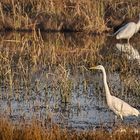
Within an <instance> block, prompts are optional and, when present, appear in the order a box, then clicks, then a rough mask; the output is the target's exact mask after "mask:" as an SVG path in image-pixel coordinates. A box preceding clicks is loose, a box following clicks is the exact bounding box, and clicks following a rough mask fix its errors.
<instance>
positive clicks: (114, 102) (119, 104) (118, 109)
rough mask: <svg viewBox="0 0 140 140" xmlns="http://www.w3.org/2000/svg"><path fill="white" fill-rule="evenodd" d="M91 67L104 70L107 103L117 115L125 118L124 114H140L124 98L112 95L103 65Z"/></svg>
mask: <svg viewBox="0 0 140 140" xmlns="http://www.w3.org/2000/svg"><path fill="white" fill-rule="evenodd" d="M90 69H99V70H101V71H102V73H103V82H104V87H105V92H106V100H107V104H108V106H109V108H110V109H111V110H112V111H113V112H114V113H115V114H116V115H118V116H120V117H121V119H122V120H123V117H124V116H130V115H134V116H137V117H138V115H140V112H139V111H138V110H137V109H136V108H134V107H132V106H130V105H129V104H128V103H126V102H124V101H123V100H121V99H119V98H117V97H115V96H112V95H111V94H110V91H109V87H108V84H107V78H106V72H105V69H104V67H103V66H102V65H98V66H96V67H91V68H90Z"/></svg>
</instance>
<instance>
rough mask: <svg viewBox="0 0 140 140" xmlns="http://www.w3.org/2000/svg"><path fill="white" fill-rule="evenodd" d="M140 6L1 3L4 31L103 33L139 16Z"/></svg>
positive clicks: (88, 1) (92, 0) (86, 1)
mask: <svg viewBox="0 0 140 140" xmlns="http://www.w3.org/2000/svg"><path fill="white" fill-rule="evenodd" d="M139 6H140V3H139V1H137V0H133V1H132V0H128V1H127V2H126V1H125V0H123V1H122V0H106V1H104V0H99V1H96V0H78V1H76V0H74V1H68V0H62V1H61V2H60V1H59V0H48V1H44V0H39V1H37V0H22V1H17V0H6V1H3V2H0V16H1V19H0V29H1V30H4V29H11V30H28V31H29V30H35V29H41V30H56V31H60V30H64V31H66V30H68V31H87V32H91V31H92V32H96V33H102V32H104V31H107V30H108V27H112V26H113V25H117V23H116V22H117V21H118V23H119V24H120V23H122V22H123V21H124V20H125V19H126V18H128V17H129V18H131V17H135V16H137V15H138V13H139V12H140V10H139ZM114 21H115V22H114Z"/></svg>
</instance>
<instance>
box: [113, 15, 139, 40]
mask: <svg viewBox="0 0 140 140" xmlns="http://www.w3.org/2000/svg"><path fill="white" fill-rule="evenodd" d="M139 29H140V14H139V21H138V22H137V23H135V22H129V23H127V24H126V25H124V26H123V27H121V28H120V29H119V30H118V31H117V32H115V33H114V34H113V36H114V35H116V39H127V41H128V42H129V39H130V38H131V37H132V36H133V35H134V34H135V33H137V32H138V31H139Z"/></svg>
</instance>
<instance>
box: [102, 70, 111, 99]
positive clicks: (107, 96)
mask: <svg viewBox="0 0 140 140" xmlns="http://www.w3.org/2000/svg"><path fill="white" fill-rule="evenodd" d="M102 72H103V82H104V87H105V93H106V98H107V100H109V97H110V96H111V94H110V91H109V87H108V84H107V78H106V72H105V69H102Z"/></svg>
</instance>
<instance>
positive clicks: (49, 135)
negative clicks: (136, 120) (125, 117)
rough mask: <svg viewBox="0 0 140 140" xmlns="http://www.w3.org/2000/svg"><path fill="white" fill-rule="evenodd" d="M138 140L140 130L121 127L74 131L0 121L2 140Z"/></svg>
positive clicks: (36, 124) (0, 138)
mask: <svg viewBox="0 0 140 140" xmlns="http://www.w3.org/2000/svg"><path fill="white" fill-rule="evenodd" d="M56 139H57V140H69V139H70V140H84V139H85V140H100V139H102V140H124V139H127V140H138V139H140V129H138V128H134V127H126V126H120V127H118V128H115V129H114V130H113V131H112V132H108V131H107V130H105V129H103V128H101V129H99V130H89V131H78V130H77V131H73V130H68V129H65V128H63V129H62V128H60V127H58V126H57V125H53V126H52V127H51V128H47V127H45V126H44V125H42V124H41V123H40V122H38V121H33V122H30V123H27V122H24V123H23V122H21V123H18V125H15V124H13V123H11V122H10V121H9V120H8V119H3V118H1V119H0V140H56Z"/></svg>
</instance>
